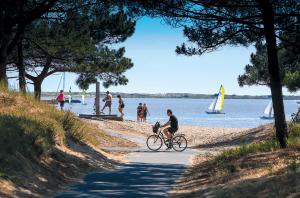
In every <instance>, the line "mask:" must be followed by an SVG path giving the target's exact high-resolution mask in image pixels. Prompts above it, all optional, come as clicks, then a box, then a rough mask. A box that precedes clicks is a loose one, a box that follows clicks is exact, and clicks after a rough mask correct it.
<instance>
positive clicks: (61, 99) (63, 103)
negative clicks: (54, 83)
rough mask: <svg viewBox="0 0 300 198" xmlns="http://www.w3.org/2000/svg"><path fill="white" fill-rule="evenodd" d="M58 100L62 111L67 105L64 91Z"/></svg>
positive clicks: (61, 91)
mask: <svg viewBox="0 0 300 198" xmlns="http://www.w3.org/2000/svg"><path fill="white" fill-rule="evenodd" d="M56 100H57V101H58V102H59V106H60V109H61V110H63V109H64V105H65V93H64V91H63V90H60V92H59V94H58V96H57V97H56Z"/></svg>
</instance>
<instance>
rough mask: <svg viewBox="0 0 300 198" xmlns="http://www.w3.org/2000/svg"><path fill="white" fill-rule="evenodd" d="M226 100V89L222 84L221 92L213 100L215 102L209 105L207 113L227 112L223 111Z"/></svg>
mask: <svg viewBox="0 0 300 198" xmlns="http://www.w3.org/2000/svg"><path fill="white" fill-rule="evenodd" d="M224 100H225V89H224V87H223V85H221V87H220V90H219V93H218V95H217V97H216V98H215V99H214V100H213V102H212V103H211V104H210V106H209V107H208V111H206V113H207V114H225V113H223V112H222V110H223V107H224Z"/></svg>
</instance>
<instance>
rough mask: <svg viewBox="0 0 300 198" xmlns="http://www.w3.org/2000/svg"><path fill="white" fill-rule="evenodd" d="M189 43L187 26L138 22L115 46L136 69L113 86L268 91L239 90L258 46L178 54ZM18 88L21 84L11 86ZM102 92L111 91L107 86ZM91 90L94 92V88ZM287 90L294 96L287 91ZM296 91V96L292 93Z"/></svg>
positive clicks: (51, 81) (52, 87)
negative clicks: (124, 81) (124, 82)
mask: <svg viewBox="0 0 300 198" xmlns="http://www.w3.org/2000/svg"><path fill="white" fill-rule="evenodd" d="M184 41H186V38H185V37H184V36H183V32H182V29H180V28H177V29H176V28H172V27H170V26H168V25H166V24H164V23H163V22H162V21H161V20H160V19H151V18H142V19H140V20H139V21H138V22H137V26H136V31H135V33H134V35H133V36H132V37H130V38H128V39H127V40H126V41H125V42H124V43H121V44H118V45H117V46H114V47H125V48H126V54H125V55H126V57H129V58H131V59H132V61H133V63H134V67H133V68H132V69H130V70H129V71H127V72H126V76H127V78H128V79H129V83H128V85H126V86H117V87H110V88H109V90H110V91H112V92H124V93H195V94H214V93H216V92H218V89H219V87H220V85H221V84H223V85H224V87H225V92H226V94H237V95H269V94H270V90H269V88H267V87H263V86H253V87H248V86H247V87H243V88H240V87H239V86H238V83H237V77H238V75H240V74H243V71H244V66H245V65H246V64H248V63H249V59H250V54H251V53H252V52H254V51H255V49H254V47H253V46H250V47H248V48H246V47H232V46H226V47H223V48H222V49H219V50H217V51H214V52H211V53H207V54H204V55H202V56H192V57H187V56H184V55H177V54H176V53H175V48H176V46H177V45H180V44H181V43H183V42H184ZM60 78H61V74H57V75H53V76H50V77H48V78H47V79H46V80H45V81H44V83H43V85H42V90H43V91H57V90H58V89H61V88H62V85H60V87H58V86H59V80H60ZM75 80H76V75H75V74H70V73H67V74H66V85H65V86H66V89H67V90H68V89H69V87H70V86H71V87H72V91H80V90H79V88H78V87H77V86H76V84H75ZM12 86H16V85H14V84H13V85H12ZM30 89H31V90H32V88H31V87H30ZM101 90H102V91H104V90H106V89H104V88H103V87H102V88H101ZM88 91H95V86H94V85H92V86H90V89H89V90H88ZM284 94H290V93H288V92H287V91H286V90H284ZM292 95H294V94H292Z"/></svg>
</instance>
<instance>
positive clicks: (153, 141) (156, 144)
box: [147, 135, 163, 151]
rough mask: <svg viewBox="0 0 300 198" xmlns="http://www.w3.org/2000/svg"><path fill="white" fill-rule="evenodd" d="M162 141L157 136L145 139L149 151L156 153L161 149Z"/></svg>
mask: <svg viewBox="0 0 300 198" xmlns="http://www.w3.org/2000/svg"><path fill="white" fill-rule="evenodd" d="M162 143H163V141H162V139H161V137H159V136H158V135H150V136H149V137H148V139H147V147H148V148H149V149H150V150H151V151H158V150H159V149H160V148H161V147H162Z"/></svg>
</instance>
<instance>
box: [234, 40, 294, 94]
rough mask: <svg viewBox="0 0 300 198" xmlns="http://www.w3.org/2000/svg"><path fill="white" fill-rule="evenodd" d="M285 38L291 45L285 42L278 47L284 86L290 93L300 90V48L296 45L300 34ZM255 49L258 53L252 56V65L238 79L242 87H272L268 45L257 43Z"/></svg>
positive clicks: (247, 66)
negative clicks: (269, 72)
mask: <svg viewBox="0 0 300 198" xmlns="http://www.w3.org/2000/svg"><path fill="white" fill-rule="evenodd" d="M284 37H285V40H287V41H289V43H286V42H284V41H283V42H281V43H280V44H279V47H278V48H279V49H278V59H279V65H280V68H281V78H282V79H283V85H284V86H285V87H287V88H288V90H289V91H291V92H294V91H297V90H298V89H300V73H299V70H300V47H299V46H298V45H294V44H295V43H299V42H300V34H291V35H288V34H285V35H284ZM290 43H292V45H291V44H290ZM255 47H256V53H253V54H251V59H250V61H251V64H248V65H246V66H245V73H244V74H242V75H240V76H239V77H238V82H239V85H240V86H245V85H249V86H252V85H266V86H270V76H269V74H268V59H267V49H266V45H265V44H263V43H257V44H256V45H255Z"/></svg>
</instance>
